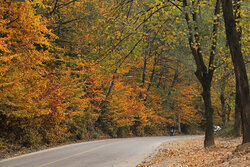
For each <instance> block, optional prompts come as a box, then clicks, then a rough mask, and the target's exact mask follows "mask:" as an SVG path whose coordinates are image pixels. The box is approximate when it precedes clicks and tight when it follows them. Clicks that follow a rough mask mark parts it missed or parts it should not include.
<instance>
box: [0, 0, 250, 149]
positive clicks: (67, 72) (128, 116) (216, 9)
mask: <svg viewBox="0 0 250 167" xmlns="http://www.w3.org/2000/svg"><path fill="white" fill-rule="evenodd" d="M249 21H250V19H249V2H247V1H246V2H245V1H241V0H204V1H200V0H27V1H26V2H22V1H21V0H19V1H14V0H0V64H1V68H0V143H16V144H20V145H23V146H26V147H31V146H39V145H43V144H48V143H62V142H65V141H69V140H82V139H94V138H102V137H131V136H150V135H169V128H170V127H171V126H175V127H176V131H177V133H183V134H195V133H196V132H197V131H204V133H205V141H204V146H205V147H207V146H211V145H214V126H215V125H219V126H221V127H222V129H223V128H228V127H231V129H230V131H231V132H230V133H231V134H232V135H234V136H240V135H243V143H245V142H250V95H249V80H248V76H247V75H249V68H248V67H249V55H250V53H249V52H250V51H249V46H250V45H249V30H250V29H249Z"/></svg>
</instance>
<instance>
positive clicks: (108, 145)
mask: <svg viewBox="0 0 250 167" xmlns="http://www.w3.org/2000/svg"><path fill="white" fill-rule="evenodd" d="M198 137H203V136H171V137H169V136H165V137H164V136H162V137H136V138H122V139H108V140H100V141H92V142H84V143H77V144H70V145H66V146H61V147H56V148H52V149H48V150H44V151H39V152H35V153H30V154H26V155H22V156H19V157H15V158H10V159H5V160H1V161H0V167H135V166H136V165H137V164H140V163H141V162H142V161H143V160H144V159H145V158H147V157H148V156H149V155H150V154H151V153H152V152H154V151H155V150H156V149H157V147H158V146H159V145H160V144H161V143H163V142H166V141H169V140H175V139H181V138H198Z"/></svg>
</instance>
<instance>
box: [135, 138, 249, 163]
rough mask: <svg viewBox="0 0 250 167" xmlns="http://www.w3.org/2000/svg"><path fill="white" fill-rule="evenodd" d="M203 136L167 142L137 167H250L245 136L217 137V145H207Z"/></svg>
mask: <svg viewBox="0 0 250 167" xmlns="http://www.w3.org/2000/svg"><path fill="white" fill-rule="evenodd" d="M203 140H204V139H202V138H201V139H184V140H175V141H169V142H166V143H164V144H162V145H161V148H160V149H159V151H158V152H157V153H156V154H154V155H153V156H152V157H151V158H149V160H146V161H145V162H143V163H142V164H140V165H138V166H137V167H191V166H192V167H193V166H197V167H224V166H225V167H226V166H227V167H228V166H230V167H250V143H247V144H245V145H240V144H241V138H236V139H229V138H216V140H215V143H216V145H215V146H213V147H210V148H204V147H203ZM238 145H240V146H239V147H237V146H238ZM236 148H237V149H236Z"/></svg>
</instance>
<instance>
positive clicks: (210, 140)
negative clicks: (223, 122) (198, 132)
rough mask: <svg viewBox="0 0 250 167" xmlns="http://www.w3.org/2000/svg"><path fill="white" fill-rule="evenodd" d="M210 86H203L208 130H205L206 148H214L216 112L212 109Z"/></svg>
mask: <svg viewBox="0 0 250 167" xmlns="http://www.w3.org/2000/svg"><path fill="white" fill-rule="evenodd" d="M210 87H211V85H210V84H206V85H203V93H202V97H203V100H204V103H205V117H206V130H205V140H204V146H205V147H208V146H212V145H214V124H213V122H214V121H213V113H214V110H213V108H212V103H211V93H210V92H211V91H210Z"/></svg>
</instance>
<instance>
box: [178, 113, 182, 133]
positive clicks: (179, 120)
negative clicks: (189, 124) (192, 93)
mask: <svg viewBox="0 0 250 167" xmlns="http://www.w3.org/2000/svg"><path fill="white" fill-rule="evenodd" d="M177 124H178V132H179V133H181V118H180V111H178V113H177Z"/></svg>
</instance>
